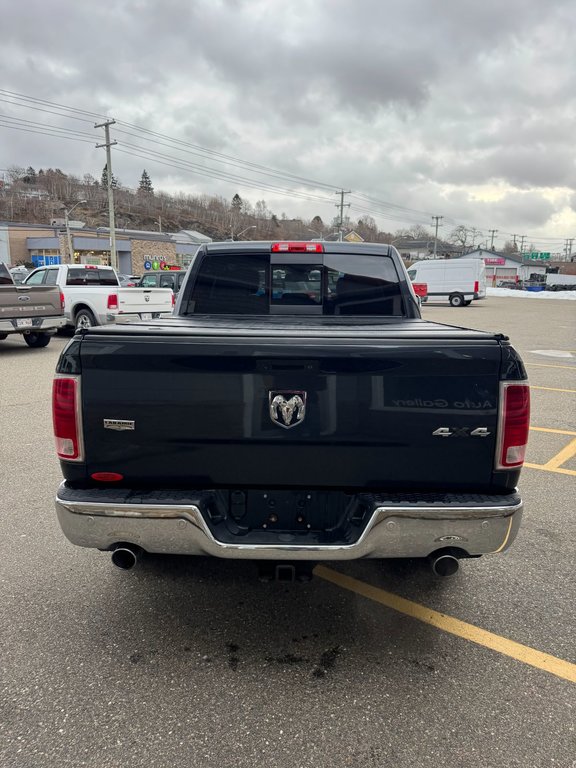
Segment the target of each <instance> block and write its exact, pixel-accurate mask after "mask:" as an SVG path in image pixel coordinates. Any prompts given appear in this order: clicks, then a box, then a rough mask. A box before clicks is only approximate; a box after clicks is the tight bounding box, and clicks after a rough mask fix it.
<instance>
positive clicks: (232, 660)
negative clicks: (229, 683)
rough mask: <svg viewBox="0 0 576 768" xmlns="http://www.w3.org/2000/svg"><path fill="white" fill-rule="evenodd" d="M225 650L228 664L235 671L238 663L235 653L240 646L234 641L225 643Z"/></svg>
mask: <svg viewBox="0 0 576 768" xmlns="http://www.w3.org/2000/svg"><path fill="white" fill-rule="evenodd" d="M226 650H227V651H228V666H229V667H230V669H232V670H234V672H235V671H236V670H237V669H238V664H239V663H240V659H239V657H238V656H237V655H236V654H237V653H238V651H239V650H240V646H239V645H236V643H226Z"/></svg>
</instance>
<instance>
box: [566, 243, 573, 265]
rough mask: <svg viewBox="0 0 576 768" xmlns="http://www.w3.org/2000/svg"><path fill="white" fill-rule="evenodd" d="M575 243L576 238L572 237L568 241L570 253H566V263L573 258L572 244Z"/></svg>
mask: <svg viewBox="0 0 576 768" xmlns="http://www.w3.org/2000/svg"><path fill="white" fill-rule="evenodd" d="M573 242H574V238H573V237H571V238H570V239H569V240H568V252H567V253H566V261H569V260H570V256H572V243H573Z"/></svg>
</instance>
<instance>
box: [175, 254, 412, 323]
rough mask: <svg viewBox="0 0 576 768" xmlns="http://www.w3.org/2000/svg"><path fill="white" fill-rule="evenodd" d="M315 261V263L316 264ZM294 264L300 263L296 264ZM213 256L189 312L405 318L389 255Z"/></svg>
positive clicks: (206, 260) (202, 270)
mask: <svg viewBox="0 0 576 768" xmlns="http://www.w3.org/2000/svg"><path fill="white" fill-rule="evenodd" d="M312 259H314V260H313V261H312ZM295 261H296V259H295ZM269 262H270V256H269V254H253V255H252V254H250V255H246V254H237V255H236V254H234V255H231V254H213V255H209V256H207V257H205V258H204V260H203V261H202V264H201V266H200V270H199V272H198V273H197V276H196V281H195V286H194V291H193V294H192V296H191V298H190V300H189V302H188V313H196V314H217V315H219V314H259V315H261V314H266V315H267V314H280V313H282V314H286V313H290V312H291V308H293V311H294V313H298V314H301V313H306V312H307V311H308V310H307V309H306V307H310V308H311V310H310V313H311V314H318V313H320V314H324V315H385V316H402V315H403V314H404V306H403V301H402V295H401V290H400V285H399V283H398V274H397V272H396V268H395V266H394V262H393V261H392V259H390V258H389V257H388V256H372V255H358V254H353V255H351V254H328V253H325V254H322V256H321V257H316V256H311V263H304V264H302V263H300V264H299V263H294V262H291V261H290V256H289V255H288V254H287V255H286V257H285V258H282V261H281V263H274V264H272V265H270V263H269Z"/></svg>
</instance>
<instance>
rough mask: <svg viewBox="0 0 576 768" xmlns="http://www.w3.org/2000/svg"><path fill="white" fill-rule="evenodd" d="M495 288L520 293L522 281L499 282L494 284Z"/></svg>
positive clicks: (522, 285)
mask: <svg viewBox="0 0 576 768" xmlns="http://www.w3.org/2000/svg"><path fill="white" fill-rule="evenodd" d="M496 287H497V288H511V289H512V290H514V291H521V290H523V289H524V281H523V280H500V282H499V283H497V284H496Z"/></svg>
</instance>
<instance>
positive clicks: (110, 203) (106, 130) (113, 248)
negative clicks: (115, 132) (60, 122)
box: [94, 120, 118, 272]
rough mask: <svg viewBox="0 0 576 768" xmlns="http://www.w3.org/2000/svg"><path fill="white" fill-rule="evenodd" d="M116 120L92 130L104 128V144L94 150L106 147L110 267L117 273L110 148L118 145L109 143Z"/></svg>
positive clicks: (113, 142) (114, 142) (108, 121)
mask: <svg viewBox="0 0 576 768" xmlns="http://www.w3.org/2000/svg"><path fill="white" fill-rule="evenodd" d="M115 122H116V120H106V122H105V123H97V124H96V125H95V126H94V128H104V136H105V138H106V142H105V143H104V144H96V148H97V149H100V148H101V147H106V176H107V177H108V178H107V181H108V215H109V218H110V265H111V266H112V268H113V269H115V270H116V271H117V272H118V252H117V251H116V223H115V220H114V191H113V189H112V153H111V152H110V147H112V146H114V144H118V142H117V141H110V126H111V125H114V123H115Z"/></svg>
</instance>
